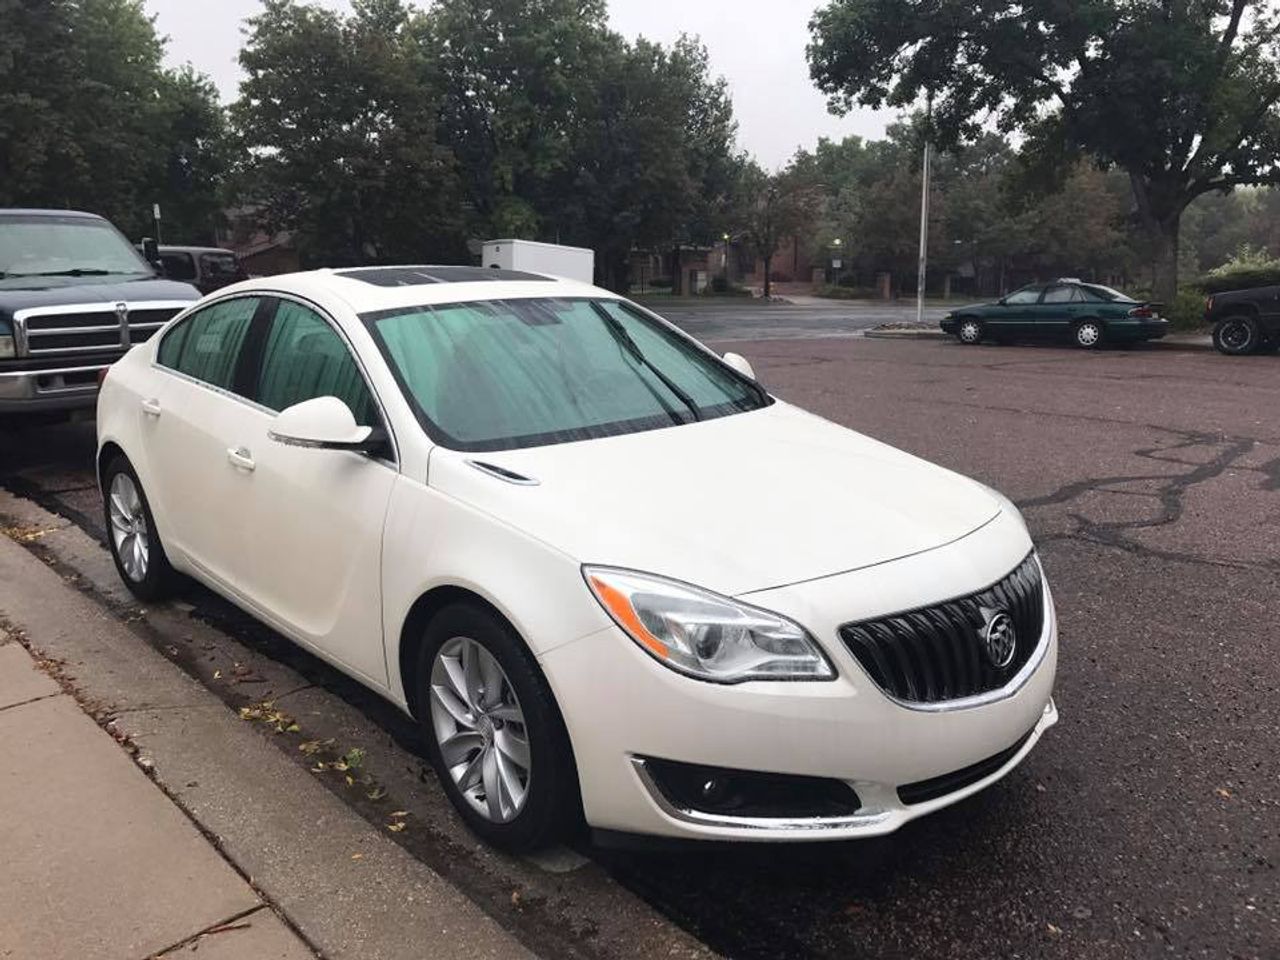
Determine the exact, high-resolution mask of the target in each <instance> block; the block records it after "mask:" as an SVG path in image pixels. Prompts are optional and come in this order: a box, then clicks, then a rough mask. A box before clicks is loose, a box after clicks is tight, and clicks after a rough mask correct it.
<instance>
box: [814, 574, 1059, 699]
mask: <svg viewBox="0 0 1280 960" xmlns="http://www.w3.org/2000/svg"><path fill="white" fill-rule="evenodd" d="M984 609H986V610H1002V611H1004V612H1006V613H1007V614H1008V615H1009V617H1010V618H1012V620H1013V624H1014V629H1015V632H1016V636H1017V644H1016V646H1015V650H1014V657H1013V661H1012V662H1011V663H1010V664H1009V665H1008V666H1006V667H1004V668H1003V669H998V668H997V667H996V666H995V665H994V664H993V663H992V661H991V660H990V659H989V658H988V656H987V654H986V652H985V650H984V648H983V646H982V639H981V636H980V634H981V632H982V628H983V625H984V615H983V613H982V611H983V610H984ZM1043 627H1044V584H1043V582H1042V580H1041V575H1040V566H1039V563H1038V562H1037V561H1036V558H1035V555H1034V554H1029V555H1028V556H1027V558H1026V559H1025V560H1023V562H1022V563H1020V564H1019V565H1018V566H1017V567H1016V568H1014V570H1013V571H1012V572H1010V573H1009V574H1008V575H1007V576H1006V577H1004V578H1003V579H1001V580H1000V581H998V582H997V583H993V584H992V585H991V586H989V587H987V588H986V589H985V590H979V591H977V592H976V593H972V594H969V595H968V596H964V597H958V598H956V599H954V600H949V601H947V602H945V603H939V604H935V605H933V606H930V607H926V608H923V609H919V610H910V611H904V612H902V613H897V614H892V615H890V616H886V617H880V618H877V619H875V620H867V621H862V622H859V623H849V624H845V625H844V626H842V627H841V628H840V631H839V633H840V638H841V639H842V640H843V641H844V643H845V646H846V647H848V648H849V651H850V652H851V653H852V654H853V655H854V656H855V657H856V658H857V660H858V662H859V663H860V664H862V667H863V669H865V670H866V671H867V674H868V676H870V678H871V679H872V680H873V681H874V682H875V684H876V685H877V686H879V687H880V688H881V689H882V690H884V691H885V693H887V694H889V695H890V696H892V697H894V698H896V699H898V700H901V701H904V702H907V703H925V704H929V703H941V702H945V701H948V700H959V699H963V698H966V697H973V696H978V695H981V694H985V693H990V692H992V691H994V690H998V689H999V688H1001V687H1002V686H1004V685H1005V684H1006V683H1008V682H1009V681H1010V679H1011V678H1013V677H1014V676H1015V675H1016V674H1017V673H1018V671H1019V670H1021V669H1022V667H1023V666H1025V665H1026V664H1027V662H1028V661H1029V660H1030V659H1031V656H1032V654H1033V653H1034V652H1035V650H1036V648H1037V647H1038V646H1039V643H1040V635H1041V632H1042V630H1043Z"/></svg>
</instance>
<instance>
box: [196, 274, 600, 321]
mask: <svg viewBox="0 0 1280 960" xmlns="http://www.w3.org/2000/svg"><path fill="white" fill-rule="evenodd" d="M254 290H259V291H276V292H279V293H292V294H295V295H297V296H301V297H311V298H322V297H324V296H332V297H337V298H338V299H340V300H342V301H343V302H344V303H346V304H347V305H348V306H349V307H351V309H352V310H354V311H355V312H356V313H361V314H363V313H377V312H380V311H383V310H396V309H403V308H405V307H414V306H432V305H441V304H448V303H467V302H472V301H477V300H523V299H531V298H534V297H601V298H608V299H617V294H614V293H610V292H609V291H608V290H602V289H600V288H599V287H593V286H591V285H590V284H587V283H581V282H579V281H576V280H566V279H564V278H560V277H552V276H547V275H545V274H536V273H524V272H518V271H513V270H493V269H491V268H484V267H461V266H456V265H454V266H434V265H412V266H397V267H352V268H340V269H329V268H325V269H322V270H310V271H306V272H302V273H285V274H278V275H276V276H271V277H260V278H257V279H254V280H247V281H244V282H242V283H237V284H235V285H234V286H230V287H226V288H224V289H223V290H222V291H219V292H220V294H226V293H238V292H250V291H254Z"/></svg>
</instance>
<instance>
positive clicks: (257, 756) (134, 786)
mask: <svg viewBox="0 0 1280 960" xmlns="http://www.w3.org/2000/svg"><path fill="white" fill-rule="evenodd" d="M0 501H3V504H2V505H0V515H2V516H0V521H2V523H0V527H2V529H0V626H3V627H4V628H7V631H8V632H7V635H0V639H2V640H3V641H4V642H3V645H0V745H3V748H4V758H5V760H4V763H3V764H0V958H3V960H19V958H20V960H55V958H57V960H98V958H103V960H108V958H109V960H144V958H151V957H157V956H159V957H164V958H166V960H172V958H176V957H185V956H186V953H184V950H185V951H190V952H195V951H197V950H198V956H199V957H201V958H204V960H231V958H235V960H295V958H306V957H315V956H322V957H324V958H326V960H346V958H351V960H421V958H422V957H425V956H430V957H431V958H433V960H508V958H513V960H514V958H528V957H531V956H532V955H531V954H530V953H529V951H528V950H527V949H526V948H525V947H524V946H523V945H522V944H521V943H520V942H519V941H517V940H516V939H514V938H513V937H512V936H511V935H510V934H509V933H507V932H506V931H505V930H504V929H502V927H501V926H499V925H498V924H497V923H495V922H494V920H493V919H492V918H491V917H489V916H487V915H486V914H485V913H484V912H483V911H482V910H481V909H479V908H478V907H477V905H476V904H475V903H474V902H472V901H471V900H470V899H469V898H468V897H466V896H465V895H464V894H462V893H461V892H460V891H459V890H458V889H456V888H455V887H454V886H453V885H452V884H450V883H449V882H447V881H446V880H444V879H443V878H442V877H441V876H440V875H439V874H438V873H436V872H435V871H433V870H432V869H430V868H429V867H427V866H426V865H425V864H423V863H421V862H420V861H418V860H417V859H415V858H414V857H412V856H410V855H409V854H408V853H406V852H405V851H404V850H403V849H402V848H401V847H399V846H397V845H396V844H395V843H392V842H391V841H390V839H389V835H388V834H387V833H386V832H385V830H384V829H381V828H380V827H378V826H375V825H373V824H371V823H369V822H368V821H367V820H365V819H364V818H362V817H360V816H359V815H358V814H357V813H356V812H354V811H353V810H352V809H351V808H350V807H348V806H347V805H346V804H344V803H343V802H342V801H340V800H339V799H337V798H336V797H335V796H334V795H333V794H332V793H331V792H330V791H329V790H328V789H326V788H325V787H324V786H323V785H322V784H321V783H320V782H319V780H318V778H317V777H316V776H315V775H314V774H313V773H310V772H308V771H307V768H306V767H305V766H300V765H298V764H297V763H295V762H293V760H292V759H290V758H289V757H287V756H286V755H285V753H284V752H282V751H281V750H280V749H278V748H277V747H276V746H275V745H273V744H272V743H270V742H268V736H270V734H267V733H264V732H262V731H259V730H257V729H255V727H261V726H263V725H262V724H250V723H246V722H245V721H244V720H242V719H241V718H240V717H238V716H237V715H236V714H235V713H233V712H232V711H231V710H229V709H227V706H226V705H225V704H224V703H223V702H222V701H221V700H219V699H218V697H216V696H215V695H214V694H213V693H211V692H210V691H209V690H208V689H206V688H205V687H203V686H202V685H201V684H200V683H198V682H196V681H195V680H193V679H192V678H191V677H190V676H188V675H187V674H186V673H185V672H184V671H183V670H182V669H181V668H180V667H179V666H177V665H176V664H175V663H173V662H171V661H170V660H168V659H167V658H166V657H165V656H162V655H161V654H160V653H159V652H157V651H156V650H155V649H153V648H152V647H151V646H150V645H148V644H147V643H146V642H144V641H143V640H142V639H141V638H140V637H139V636H138V635H137V634H136V633H135V632H134V631H133V630H132V629H131V628H130V625H129V623H127V622H122V621H121V620H120V619H119V618H118V617H117V616H116V615H114V614H113V613H111V612H109V611H108V610H106V609H104V608H103V606H102V605H101V604H100V603H98V602H95V601H94V600H93V599H91V597H90V596H89V595H87V594H86V593H85V592H84V590H83V589H81V587H82V585H83V581H82V579H81V577H80V575H79V574H73V573H70V572H69V571H65V570H64V571H62V572H59V570H57V569H54V568H53V567H51V566H50V564H49V563H47V562H44V561H42V560H41V559H38V558H37V557H36V556H34V555H33V554H32V553H31V552H30V551H29V550H28V549H26V548H24V547H23V546H22V545H20V541H22V540H25V539H27V538H31V539H32V540H35V539H39V540H41V541H42V542H47V540H49V539H53V538H55V537H63V538H66V537H71V538H72V540H73V541H74V542H75V543H78V544H79V547H78V549H79V550H80V551H81V552H82V553H83V554H84V557H85V563H86V564H88V563H90V562H94V563H96V562H100V561H102V560H103V558H105V557H106V554H105V552H103V551H101V550H100V548H98V547H97V546H96V545H94V544H92V543H91V542H89V541H88V540H87V538H85V537H84V535H83V534H82V533H80V531H78V530H74V529H72V528H68V527H67V526H66V521H64V520H60V519H59V518H56V517H52V516H51V515H49V514H46V513H44V511H42V510H40V509H39V508H37V507H35V506H34V505H32V504H29V503H25V502H23V501H19V500H16V499H15V498H12V497H9V496H8V495H7V494H3V493H0ZM105 562H106V563H108V564H109V563H110V561H109V559H108V560H106V561H105ZM137 616H138V618H139V619H143V618H144V617H145V613H144V612H143V611H139V613H138V614H137ZM192 629H193V630H194V629H195V627H194V626H193V627H192ZM19 638H20V639H21V641H22V642H21V643H19V642H18V639H19ZM176 642H179V643H181V642H182V641H180V640H178V641H176ZM24 646H25V647H26V649H24ZM171 649H172V650H173V652H175V653H176V652H177V651H176V648H171ZM28 650H30V651H31V653H28ZM33 656H34V657H36V658H38V659H41V661H42V662H41V663H40V667H41V669H39V670H37V669H36V668H35V667H33ZM51 675H52V677H54V678H56V679H57V681H58V682H57V683H55V682H54V679H51ZM304 686H305V684H304ZM64 691H70V693H68V692H64ZM281 692H282V693H283V692H284V691H281ZM72 694H73V695H72ZM264 695H265V694H264ZM95 720H96V721H97V722H95ZM99 724H104V725H105V727H106V729H104V728H103V726H99ZM107 730H110V731H112V732H111V733H108V732H107ZM117 740H120V741H122V742H123V743H126V744H128V745H129V746H130V747H131V748H133V749H136V750H137V756H138V757H139V758H140V759H138V760H136V761H135V759H134V757H133V756H131V753H130V752H129V751H127V750H126V749H124V748H123V747H122V746H121V744H120V743H117V742H116V741H117ZM144 767H145V771H146V772H144ZM209 838H211V839H212V841H213V842H211V839H209ZM215 843H216V846H215ZM282 919H283V920H284V922H283V923H282V922H281V921H282ZM197 937H199V939H197V940H193V939H192V938H197Z"/></svg>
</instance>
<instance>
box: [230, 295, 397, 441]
mask: <svg viewBox="0 0 1280 960" xmlns="http://www.w3.org/2000/svg"><path fill="white" fill-rule="evenodd" d="M315 397H337V398H338V399H339V400H341V401H343V402H344V403H345V404H346V405H347V406H348V407H350V408H351V412H352V414H354V415H355V418H356V423H358V424H360V425H361V426H364V427H374V426H379V417H378V413H377V405H376V404H375V403H374V401H373V395H372V394H371V393H370V392H369V387H368V386H367V385H366V384H365V382H364V378H363V377H362V376H361V375H360V368H359V367H358V366H357V365H356V361H355V358H354V357H352V356H351V351H350V350H349V349H347V344H346V342H345V341H344V340H343V339H342V337H340V336H339V335H338V334H337V332H336V331H335V330H334V329H333V327H331V326H329V323H328V321H327V320H325V319H324V317H322V316H320V315H319V314H318V313H316V312H315V311H314V310H311V309H309V308H307V307H304V306H303V305H302V304H300V303H294V302H292V301H289V300H282V301H280V306H279V308H278V309H277V310H276V316H275V320H273V321H272V324H271V332H270V333H269V334H268V335H267V344H266V348H265V350H264V351H263V357H262V371H261V373H260V374H259V378H258V390H257V397H256V399H257V401H258V403H260V404H262V405H263V406H264V407H269V408H271V409H272V410H277V411H279V410H284V409H285V408H286V407H291V406H293V405H294V404H295V403H301V402H302V401H304V400H311V399H314V398H315Z"/></svg>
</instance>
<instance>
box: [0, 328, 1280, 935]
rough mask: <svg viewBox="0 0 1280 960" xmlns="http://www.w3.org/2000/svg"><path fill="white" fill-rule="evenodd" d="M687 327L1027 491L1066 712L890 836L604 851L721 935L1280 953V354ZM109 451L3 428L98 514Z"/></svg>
mask: <svg viewBox="0 0 1280 960" xmlns="http://www.w3.org/2000/svg"><path fill="white" fill-rule="evenodd" d="M671 312H672V314H673V316H675V318H676V319H677V320H681V319H682V318H681V317H680V316H678V315H677V311H676V310H674V309H673V310H672V311H671ZM753 316H756V315H753ZM881 319H883V318H881ZM683 322H685V323H686V325H687V326H688V327H689V328H690V329H691V330H692V331H693V332H695V333H697V334H699V335H702V336H706V337H711V338H714V339H715V340H716V341H717V345H718V346H719V345H721V344H723V347H724V348H725V349H733V350H736V351H738V352H741V353H743V354H744V355H745V356H747V358H748V359H749V360H750V361H751V362H752V363H753V364H754V366H755V369H756V371H757V373H758V374H759V376H760V378H761V379H762V380H763V381H764V383H765V384H766V385H767V386H768V387H769V389H770V390H771V391H772V392H774V393H775V394H777V395H778V396H780V397H782V398H783V399H786V400H788V401H791V402H794V403H797V404H799V405H801V406H804V407H807V408H808V409H810V410H813V411H814V412H817V413H819V414H822V415H824V416H826V417H829V418H831V419H833V420H835V421H838V422H840V423H843V424H845V425H847V426H850V427H852V428H854V429H857V430H861V431H864V432H867V433H870V434H872V435H874V436H876V437H878V438H880V439H883V440H885V441H887V442H889V443H892V444H895V445H897V446H900V447H902V448H904V449H906V450H909V451H911V452H914V453H916V454H919V455H920V456H923V457H926V458H928V459H930V460H933V461H936V462H938V463H940V464H943V465H945V466H948V467H952V468H954V469H956V470H959V471H961V472H964V473H967V474H970V475H972V476H974V477H976V478H977V479H979V480H982V481H983V482H986V483H989V484H991V485H993V486H996V487H998V488H1000V489H1001V490H1002V491H1004V492H1005V493H1007V494H1008V495H1009V496H1011V497H1012V498H1013V499H1014V500H1015V501H1017V502H1018V503H1019V505H1020V506H1021V507H1022V508H1023V510H1024V512H1025V514H1026V517H1027V520H1028V523H1029V525H1030V527H1031V529H1032V533H1033V535H1034V536H1035V538H1036V540H1037V542H1038V543H1039V545H1040V549H1041V554H1042V557H1043V561H1044V565H1045V567H1046V570H1047V572H1048V575H1049V577H1050V583H1051V585H1052V588H1053V591H1054V594H1055V599H1056V602H1057V605H1058V612H1059V617H1060V621H1061V636H1062V643H1061V660H1060V665H1059V681H1058V691H1057V701H1058V706H1059V709H1060V711H1061V716H1062V719H1061V722H1060V723H1059V725H1058V726H1057V727H1056V728H1054V729H1053V730H1052V731H1050V732H1049V733H1048V735H1047V736H1046V737H1045V739H1044V740H1043V741H1042V743H1041V744H1040V745H1039V746H1038V747H1037V749H1036V750H1035V751H1034V752H1033V753H1032V754H1031V756H1030V757H1029V758H1028V759H1027V761H1026V762H1025V763H1024V764H1023V765H1022V766H1021V767H1020V768H1019V769H1017V770H1016V771H1014V772H1013V773H1012V774H1011V775H1010V776H1009V777H1007V778H1006V779H1005V780H1004V781H1002V782H1001V783H1000V784H998V785H996V786H995V787H993V788H991V789H989V790H987V791H985V792H984V793H982V794H979V795H977V796H975V797H973V798H971V799H970V800H968V801H965V802H963V803H961V804H960V805H958V806H956V807H953V808H950V809H949V810H947V811H944V812H943V813H941V814H938V815H936V816H934V817H932V818H926V819H925V820H922V821H917V822H916V823H914V824H911V825H909V826H908V827H907V828H905V829H904V830H902V831H901V832H900V833H898V834H897V835H895V836H893V837H891V838H887V839H885V840H882V841H875V842H873V843H859V844H841V845H838V846H811V847H804V848H786V849H778V848H756V847H738V848H726V847H715V848H708V849H703V848H698V849H696V850H692V851H690V850H674V851H670V850H647V851H630V850H628V851H621V850H600V849H593V848H584V852H585V853H586V854H587V855H588V856H590V857H591V858H592V859H593V860H594V861H595V863H596V865H598V867H600V868H603V870H604V871H606V872H607V873H608V874H609V875H610V876H612V878H614V879H615V880H616V881H618V882H620V883H621V884H622V885H623V886H625V887H626V888H628V889H629V890H631V891H633V892H634V893H636V894H638V895H639V896H640V897H642V898H643V899H644V900H646V901H647V902H648V903H649V904H651V905H652V906H654V907H655V908H657V910H658V911H660V912H661V913H662V914H664V915H665V916H666V917H668V918H670V919H672V920H673V921H675V922H676V923H678V924H679V925H680V926H682V927H683V928H685V929H686V930H688V931H690V932H692V933H693V934H695V935H696V936H697V937H699V938H701V939H702V940H703V941H704V942H706V943H707V944H709V945H710V946H711V947H713V948H714V949H716V950H718V951H719V952H721V953H723V954H725V955H727V956H730V957H741V958H766V957H767V958H792V957H809V956H813V957H841V958H848V957H935V956H948V957H973V958H979V957H982V958H985V957H994V956H1020V957H1064V958H1066V957H1073V958H1074V957H1132V956H1167V955H1176V956H1204V957H1237V958H1259V960H1262V958H1275V957H1277V956H1280V872H1278V870H1277V867H1278V866H1280V749H1278V748H1280V658H1278V657H1277V652H1276V651H1277V640H1278V639H1280V615H1278V613H1277V609H1276V601H1277V597H1280V589H1278V588H1280V425H1277V420H1276V411H1277V410H1280V358H1276V357H1253V358H1244V359H1235V360H1233V359H1228V358H1225V357H1220V356H1218V355H1216V354H1213V353H1211V352H1208V351H1180V350H1167V349H1135V350H1123V351H1121V350H1116V351H1110V350H1108V351H1100V352H1097V353H1084V352H1080V351H1076V350H1071V349H1066V348H1061V349H1060V348H1054V347H977V348H966V347H961V346H959V345H956V344H954V343H951V342H942V341H915V342H906V341H889V340H871V339H863V338H861V337H850V336H848V335H847V334H848V333H849V332H851V329H850V328H851V327H852V325H853V324H855V323H856V322H857V318H856V317H854V318H852V319H850V318H849V317H846V318H845V320H843V321H842V320H841V319H840V317H839V316H838V315H837V312H835V311H832V312H830V313H824V314H823V315H821V316H816V317H815V316H811V315H804V314H801V313H800V312H798V311H797V312H796V313H795V315H794V316H792V317H791V318H790V319H788V318H787V316H786V315H785V313H774V314H761V315H758V318H757V319H754V320H752V323H751V324H748V325H740V326H735V325H734V322H733V320H732V318H731V315H722V314H714V315H711V316H705V315H703V316H701V317H692V318H690V317H686V318H683ZM876 322H880V321H879V320H877V321H876ZM699 324H701V326H699ZM824 324H826V325H828V326H829V327H831V329H832V330H834V331H835V332H836V333H837V335H835V336H830V335H828V336H823V334H822V332H821V328H822V327H823V325H824ZM841 324H843V326H841ZM867 325H870V324H867ZM762 328H763V329H762ZM789 328H790V329H792V334H793V335H792V336H791V337H787V336H786V333H787V331H788V329H789ZM836 328H839V329H836ZM91 459H92V429H91V425H72V426H62V427H53V428H51V427H45V428H39V429H37V428H32V429H26V430H21V431H12V430H10V431H0V483H3V484H4V485H6V486H8V487H9V489H11V490H13V491H14V492H17V493H22V494H28V495H34V496H36V497H38V498H39V499H41V500H42V501H43V502H45V503H46V504H49V505H53V506H55V507H57V508H59V509H60V510H62V511H63V512H65V513H66V514H67V515H69V516H71V517H72V518H73V519H76V520H77V521H78V522H81V523H83V524H84V525H85V526H86V528H88V529H90V530H96V529H97V528H98V527H97V525H99V524H100V520H99V519H98V517H97V510H98V508H97V505H96V499H95V497H96V495H95V493H94V491H93V489H92V477H91V475H90V473H89V472H88V471H87V469H86V467H87V465H88V464H89V463H90V462H91ZM224 625H225V626H226V628H227V629H228V630H230V631H232V632H233V633H234V632H235V631H237V630H243V631H246V636H247V634H248V633H252V628H250V627H246V626H245V625H244V624H243V621H242V620H239V621H238V620H236V618H234V617H233V616H230V615H228V616H227V617H226V618H225V621H224ZM245 642H246V643H257V641H256V640H255V639H253V638H252V637H248V636H247V638H246V641H245ZM320 669H323V668H320ZM326 686H327V687H328V688H331V689H332V690H334V691H337V692H338V694H339V695H345V694H344V691H349V690H350V688H351V685H350V684H347V685H343V684H341V683H338V682H334V683H332V684H329V685H326ZM350 696H351V701H352V702H353V703H354V704H355V705H356V706H357V707H358V708H359V709H361V710H363V711H365V713H366V716H367V718H368V721H367V722H368V723H370V724H373V725H378V724H383V723H385V722H386V721H385V720H384V713H383V712H381V711H379V710H377V709H376V708H370V707H367V706H366V702H367V698H363V699H362V698H360V697H359V696H358V695H357V694H351V695H350ZM394 732H395V731H393V733H394ZM482 905H483V904H482ZM588 939H589V938H588ZM587 953H588V954H589V953H590V951H589V950H588V951H587ZM615 955H618V954H616V951H615Z"/></svg>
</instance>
